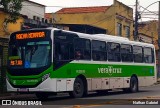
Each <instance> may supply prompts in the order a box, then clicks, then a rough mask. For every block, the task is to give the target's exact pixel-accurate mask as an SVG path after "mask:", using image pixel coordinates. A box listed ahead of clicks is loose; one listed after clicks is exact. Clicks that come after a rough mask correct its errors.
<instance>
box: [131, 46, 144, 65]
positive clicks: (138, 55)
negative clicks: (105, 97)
mask: <svg viewBox="0 0 160 108" xmlns="http://www.w3.org/2000/svg"><path fill="white" fill-rule="evenodd" d="M133 56H134V62H137V63H142V62H143V56H142V47H140V46H133Z"/></svg>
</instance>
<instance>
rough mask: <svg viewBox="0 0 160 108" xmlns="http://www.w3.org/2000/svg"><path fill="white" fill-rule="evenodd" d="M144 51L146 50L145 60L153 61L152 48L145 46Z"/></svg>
mask: <svg viewBox="0 0 160 108" xmlns="http://www.w3.org/2000/svg"><path fill="white" fill-rule="evenodd" d="M143 52H144V62H145V63H152V62H153V56H152V49H151V48H145V47H144V48H143Z"/></svg>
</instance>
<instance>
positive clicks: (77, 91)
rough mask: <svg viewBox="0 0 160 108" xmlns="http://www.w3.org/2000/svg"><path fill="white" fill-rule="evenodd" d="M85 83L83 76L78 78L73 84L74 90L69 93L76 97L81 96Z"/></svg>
mask: <svg viewBox="0 0 160 108" xmlns="http://www.w3.org/2000/svg"><path fill="white" fill-rule="evenodd" d="M84 91H85V89H84V83H83V81H82V79H81V78H79V77H78V78H76V79H75V81H74V85H73V91H71V92H69V95H70V96H71V97H74V98H81V97H83V95H84Z"/></svg>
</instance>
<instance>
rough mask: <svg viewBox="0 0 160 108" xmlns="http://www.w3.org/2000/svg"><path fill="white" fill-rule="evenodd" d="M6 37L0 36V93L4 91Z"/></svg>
mask: <svg viewBox="0 0 160 108" xmlns="http://www.w3.org/2000/svg"><path fill="white" fill-rule="evenodd" d="M7 56H8V39H6V38H0V94H1V93H5V92H6V88H7V87H6V70H7Z"/></svg>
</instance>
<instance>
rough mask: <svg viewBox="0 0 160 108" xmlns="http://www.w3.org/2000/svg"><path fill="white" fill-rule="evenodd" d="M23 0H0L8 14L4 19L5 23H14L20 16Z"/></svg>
mask: <svg viewBox="0 0 160 108" xmlns="http://www.w3.org/2000/svg"><path fill="white" fill-rule="evenodd" d="M22 2H23V0H0V5H2V6H3V9H4V11H5V12H7V13H8V14H9V16H8V18H6V19H5V20H4V22H5V23H6V24H7V23H16V20H17V19H18V18H19V16H20V10H21V8H22Z"/></svg>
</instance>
